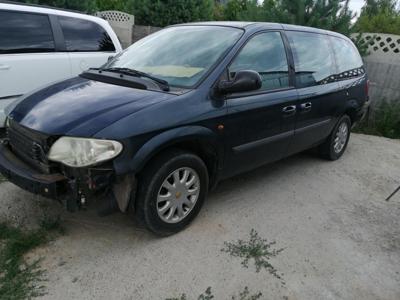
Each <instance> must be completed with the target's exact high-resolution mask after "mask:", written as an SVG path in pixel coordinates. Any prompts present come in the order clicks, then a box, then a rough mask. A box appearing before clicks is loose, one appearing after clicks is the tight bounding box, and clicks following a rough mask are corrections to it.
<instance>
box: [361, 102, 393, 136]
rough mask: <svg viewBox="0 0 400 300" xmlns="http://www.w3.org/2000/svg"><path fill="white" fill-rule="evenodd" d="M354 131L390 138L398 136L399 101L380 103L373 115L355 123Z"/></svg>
mask: <svg viewBox="0 0 400 300" xmlns="http://www.w3.org/2000/svg"><path fill="white" fill-rule="evenodd" d="M354 131H355V132H359V133H365V134H372V135H378V136H384V137H387V138H391V139H399V138H400V102H399V101H397V102H396V101H393V102H387V101H382V103H381V104H380V105H379V106H378V107H377V108H376V111H375V112H374V113H373V117H372V118H371V119H369V120H364V121H362V122H360V123H359V124H357V126H356V127H355V128H354Z"/></svg>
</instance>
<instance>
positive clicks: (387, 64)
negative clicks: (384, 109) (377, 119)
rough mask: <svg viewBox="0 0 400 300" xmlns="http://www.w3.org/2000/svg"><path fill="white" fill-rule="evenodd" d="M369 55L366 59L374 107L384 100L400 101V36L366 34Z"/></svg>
mask: <svg viewBox="0 0 400 300" xmlns="http://www.w3.org/2000/svg"><path fill="white" fill-rule="evenodd" d="M362 37H363V40H364V42H366V43H368V51H369V55H367V56H366V57H364V62H365V66H366V69H367V72H368V75H369V79H370V81H371V86H370V95H371V101H372V106H375V105H377V104H379V102H381V101H383V100H387V101H400V36H399V35H393V34H381V33H366V34H363V36H362Z"/></svg>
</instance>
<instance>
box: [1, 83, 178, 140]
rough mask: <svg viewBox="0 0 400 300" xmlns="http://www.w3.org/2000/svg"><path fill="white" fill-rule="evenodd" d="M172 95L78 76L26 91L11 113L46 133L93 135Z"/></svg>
mask: <svg viewBox="0 0 400 300" xmlns="http://www.w3.org/2000/svg"><path fill="white" fill-rule="evenodd" d="M171 97H175V96H174V95H171V94H167V93H162V92H156V91H149V90H139V89H134V88H130V87H124V86H119V85H114V84H109V83H104V82H100V81H94V80H88V79H84V78H80V77H76V78H72V79H69V80H65V81H62V82H59V83H56V84H54V85H51V86H49V87H47V88H44V89H42V90H39V91H37V92H34V93H32V94H29V95H27V96H26V97H25V98H24V99H23V100H22V101H21V102H19V103H18V104H17V106H16V107H15V108H14V109H13V110H12V111H11V112H10V115H9V116H10V118H12V119H13V120H14V121H16V122H18V123H20V124H21V125H23V126H25V127H28V128H31V129H33V130H36V131H39V132H43V133H47V134H53V135H71V136H92V135H94V134H95V133H96V132H98V131H99V130H101V129H103V128H106V127H107V126H109V125H110V124H112V123H114V122H115V121H117V120H119V119H121V118H123V117H125V116H127V115H130V114H133V113H136V112H138V111H140V110H142V109H144V108H146V107H148V106H151V105H155V104H157V103H159V102H161V101H164V100H167V99H169V98H171Z"/></svg>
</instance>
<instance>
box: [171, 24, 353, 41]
mask: <svg viewBox="0 0 400 300" xmlns="http://www.w3.org/2000/svg"><path fill="white" fill-rule="evenodd" d="M185 25H186V26H187V25H198V26H200V25H203V26H226V27H235V28H241V29H253V28H254V29H258V30H271V29H283V30H293V31H306V32H314V33H321V34H330V35H334V36H338V37H342V38H346V39H347V37H345V36H344V35H342V34H340V33H337V32H334V31H329V30H325V29H319V28H314V27H307V26H299V25H292V24H281V23H269V22H241V21H210V22H194V23H185V24H177V25H174V26H185Z"/></svg>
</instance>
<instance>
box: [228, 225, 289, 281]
mask: <svg viewBox="0 0 400 300" xmlns="http://www.w3.org/2000/svg"><path fill="white" fill-rule="evenodd" d="M224 244H225V248H223V249H221V251H222V252H226V253H229V254H230V255H231V256H233V257H240V258H242V259H243V260H242V266H244V267H245V268H248V267H249V262H250V260H254V265H255V267H256V272H260V270H261V269H265V270H267V271H268V272H269V273H270V274H272V275H273V276H275V277H276V278H278V279H280V280H282V276H281V275H280V274H278V271H277V270H276V269H275V267H274V266H272V265H271V263H270V262H269V260H270V259H271V257H274V256H277V255H278V254H279V253H281V252H282V251H283V250H284V249H283V248H282V249H271V247H272V246H274V245H275V244H276V242H268V241H267V240H266V239H263V238H261V237H260V236H259V235H258V233H257V231H255V230H254V229H252V230H251V232H250V239H249V240H248V241H243V240H238V241H237V242H236V243H230V242H225V243H224ZM282 283H283V284H284V282H283V281H282Z"/></svg>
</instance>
